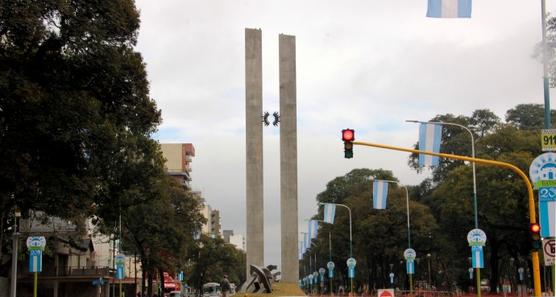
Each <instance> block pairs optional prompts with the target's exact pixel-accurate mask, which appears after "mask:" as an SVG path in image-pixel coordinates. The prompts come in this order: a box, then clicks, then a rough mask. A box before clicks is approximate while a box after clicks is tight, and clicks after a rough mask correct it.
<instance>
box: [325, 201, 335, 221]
mask: <svg viewBox="0 0 556 297" xmlns="http://www.w3.org/2000/svg"><path fill="white" fill-rule="evenodd" d="M335 215H336V204H333V203H325V204H324V220H323V221H324V222H325V223H328V224H334V216H335Z"/></svg>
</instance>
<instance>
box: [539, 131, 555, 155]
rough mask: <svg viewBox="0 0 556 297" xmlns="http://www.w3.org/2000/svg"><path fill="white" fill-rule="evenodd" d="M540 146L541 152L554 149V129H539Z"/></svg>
mask: <svg viewBox="0 0 556 297" xmlns="http://www.w3.org/2000/svg"><path fill="white" fill-rule="evenodd" d="M541 146H542V151H543V152H551V151H556V129H542V130H541Z"/></svg>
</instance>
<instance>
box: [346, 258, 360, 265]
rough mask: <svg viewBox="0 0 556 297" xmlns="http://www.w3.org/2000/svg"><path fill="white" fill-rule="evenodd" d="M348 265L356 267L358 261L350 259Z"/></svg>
mask: <svg viewBox="0 0 556 297" xmlns="http://www.w3.org/2000/svg"><path fill="white" fill-rule="evenodd" d="M346 264H347V266H348V267H355V265H356V264H357V261H355V259H354V258H349V259H347V261H346Z"/></svg>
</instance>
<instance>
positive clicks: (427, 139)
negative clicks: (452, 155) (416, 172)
mask: <svg viewBox="0 0 556 297" xmlns="http://www.w3.org/2000/svg"><path fill="white" fill-rule="evenodd" d="M441 140H442V125H440V124H429V123H423V124H421V126H419V150H420V151H429V152H433V153H439V152H440V141H441ZM438 163H439V159H438V157H435V156H429V155H424V154H419V167H425V166H437V165H438Z"/></svg>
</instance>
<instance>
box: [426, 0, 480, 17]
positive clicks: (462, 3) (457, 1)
mask: <svg viewBox="0 0 556 297" xmlns="http://www.w3.org/2000/svg"><path fill="white" fill-rule="evenodd" d="M427 17H429V18H470V17H471V0H429V6H428V9H427Z"/></svg>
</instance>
